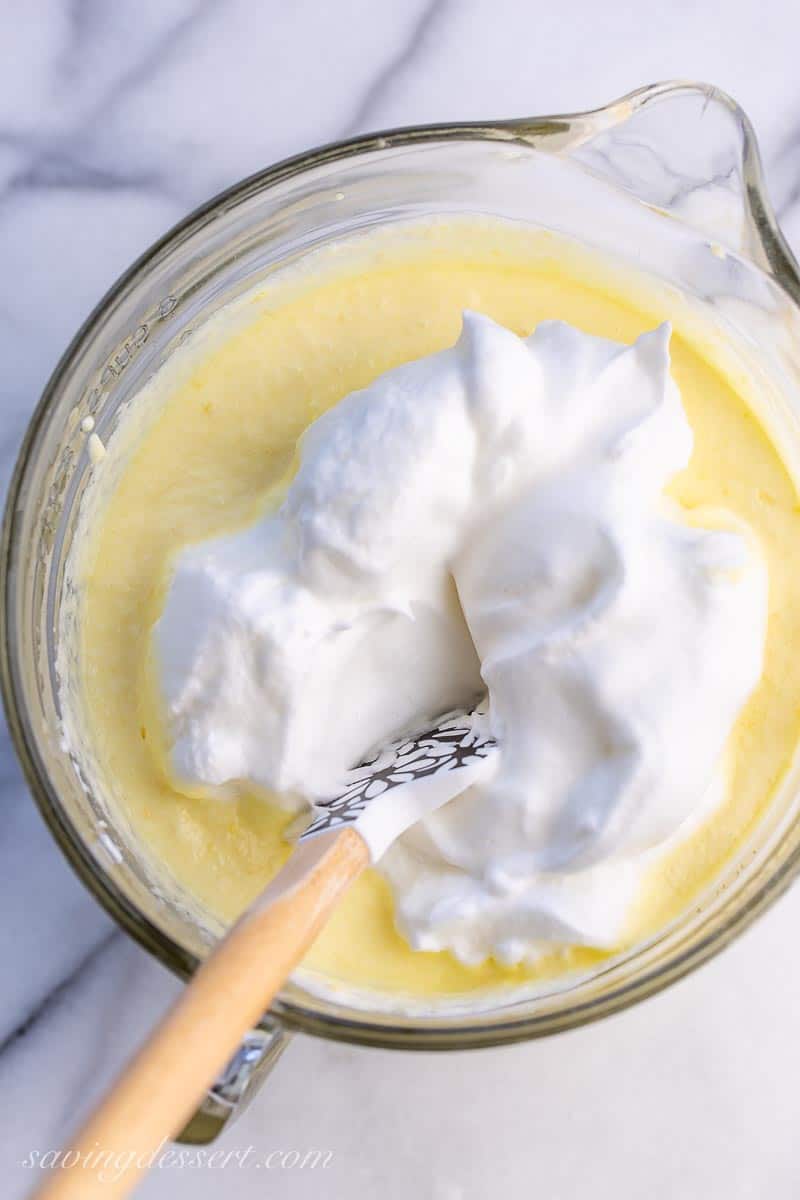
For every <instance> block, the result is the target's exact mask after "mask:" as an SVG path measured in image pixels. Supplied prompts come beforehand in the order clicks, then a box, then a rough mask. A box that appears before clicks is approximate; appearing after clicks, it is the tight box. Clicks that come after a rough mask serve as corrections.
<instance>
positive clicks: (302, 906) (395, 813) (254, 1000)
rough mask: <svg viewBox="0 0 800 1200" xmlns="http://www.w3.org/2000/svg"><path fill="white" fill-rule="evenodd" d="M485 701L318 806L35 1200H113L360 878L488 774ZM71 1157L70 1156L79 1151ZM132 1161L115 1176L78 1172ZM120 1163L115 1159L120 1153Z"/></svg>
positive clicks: (190, 1108) (359, 772)
mask: <svg viewBox="0 0 800 1200" xmlns="http://www.w3.org/2000/svg"><path fill="white" fill-rule="evenodd" d="M495 753H496V743H495V741H494V739H493V738H492V737H491V735H490V733H489V726H488V720H487V717H486V713H485V707H484V706H483V705H481V706H479V707H478V708H475V709H472V710H471V711H469V712H463V711H462V712H458V713H452V712H451V713H448V714H447V715H446V716H444V717H440V718H439V720H438V721H436V722H435V724H433V725H432V726H431V727H429V728H427V729H425V730H423V731H420V732H415V733H413V734H407V735H405V736H403V737H402V738H399V739H397V740H396V741H394V742H393V743H392V744H391V745H389V746H387V747H386V748H385V749H383V750H381V751H380V752H379V753H377V754H376V755H374V756H373V757H372V758H370V759H369V760H368V761H366V762H364V763H362V764H361V765H360V766H359V767H357V768H355V769H354V770H352V771H351V772H349V774H348V775H347V777H346V778H345V780H344V781H343V785H342V787H341V788H340V789H339V791H338V792H337V794H336V795H335V796H334V797H332V798H331V799H330V800H328V801H325V802H322V803H318V804H317V805H316V806H315V813H314V816H313V819H312V821H311V824H310V825H309V826H308V827H307V828H306V829H305V831H304V832H303V833H302V834H301V836H300V838H299V839H298V843H297V847H296V849H295V850H294V852H293V854H292V855H291V856H290V858H289V859H288V860H287V862H286V864H285V866H284V867H283V868H282V869H281V870H280V871H279V872H278V874H277V875H276V876H275V878H274V879H273V880H272V881H271V882H270V883H269V884H268V885H267V887H266V888H265V889H264V891H263V892H262V893H261V895H260V896H259V897H258V899H257V900H256V901H255V902H254V903H253V904H252V905H251V906H250V908H248V909H247V911H246V912H245V913H244V915H243V916H241V917H240V918H239V920H238V921H237V922H236V924H235V925H233V926H232V928H231V929H230V931H229V932H228V933H227V935H226V936H225V937H224V938H223V939H222V940H221V941H220V942H219V943H218V944H217V946H216V947H215V949H214V950H213V951H212V953H211V954H210V955H209V957H208V958H207V959H205V961H204V962H203V963H202V964H201V966H200V967H199V968H198V970H197V971H196V972H195V974H194V976H193V977H192V979H191V981H190V982H189V984H188V985H187V987H186V988H185V990H184V991H183V992H182V993H181V995H180V997H179V999H178V1000H177V1002H176V1003H175V1004H174V1006H173V1007H172V1009H171V1010H170V1011H169V1012H168V1013H167V1015H166V1016H165V1017H164V1019H163V1020H162V1021H161V1023H160V1024H159V1025H158V1026H157V1027H156V1029H155V1030H154V1032H153V1033H152V1034H151V1035H150V1037H149V1038H148V1040H147V1041H146V1042H145V1044H144V1045H143V1046H142V1047H141V1049H140V1050H139V1051H138V1053H137V1054H136V1055H135V1056H134V1058H133V1059H132V1060H131V1061H130V1062H129V1063H128V1065H127V1067H126V1068H125V1069H124V1071H123V1072H122V1074H121V1075H120V1077H119V1078H118V1079H117V1081H116V1082H115V1083H114V1084H113V1085H112V1087H111V1089H110V1090H109V1092H108V1093H107V1094H106V1096H105V1097H104V1098H103V1099H102V1100H101V1101H100V1104H99V1105H98V1107H97V1108H96V1109H95V1111H94V1113H93V1114H92V1116H90V1117H89V1119H88V1121H87V1122H86V1124H85V1125H84V1126H83V1128H82V1129H81V1130H80V1131H79V1133H78V1134H77V1137H76V1138H75V1139H74V1140H73V1141H72V1142H71V1144H70V1147H69V1149H70V1151H72V1152H73V1153H72V1154H70V1156H69V1159H68V1161H70V1162H72V1161H73V1160H75V1165H74V1166H70V1167H66V1166H65V1167H61V1168H58V1169H54V1170H53V1171H51V1172H50V1174H49V1176H48V1178H47V1181H46V1182H45V1183H44V1184H43V1186H42V1187H40V1188H39V1189H38V1190H37V1191H36V1192H35V1193H34V1195H35V1197H38V1198H39V1200H92V1197H100V1196H102V1197H103V1200H116V1198H118V1197H120V1196H125V1195H127V1194H128V1193H129V1192H130V1190H131V1189H132V1188H133V1186H134V1185H135V1183H136V1180H137V1178H138V1177H139V1176H140V1174H141V1173H142V1172H143V1171H144V1170H145V1169H146V1166H147V1161H148V1159H149V1158H150V1157H151V1156H152V1153H153V1151H155V1150H157V1149H158V1147H159V1146H160V1145H161V1144H162V1143H163V1142H164V1141H165V1140H166V1139H167V1138H170V1137H172V1136H174V1135H175V1134H176V1133H177V1132H178V1131H179V1130H181V1129H182V1128H183V1126H184V1125H185V1123H186V1121H187V1120H188V1119H189V1117H190V1116H191V1115H192V1113H193V1112H194V1110H195V1109H196V1107H197V1105H198V1103H199V1102H200V1100H201V1099H202V1097H203V1096H204V1094H205V1092H206V1090H207V1089H208V1087H209V1086H210V1085H211V1084H212V1083H213V1081H214V1079H215V1078H216V1076H217V1074H218V1073H219V1071H220V1069H221V1068H222V1067H223V1066H224V1065H225V1063H226V1062H227V1061H228V1060H229V1058H230V1057H231V1056H232V1054H233V1053H234V1051H235V1050H236V1048H237V1046H238V1044H239V1042H240V1040H241V1038H242V1037H243V1035H244V1034H245V1033H247V1031H248V1030H249V1029H252V1028H253V1027H254V1026H255V1025H257V1023H258V1021H259V1020H260V1018H261V1017H262V1016H263V1014H264V1012H265V1011H266V1010H267V1008H268V1007H269V1005H270V1003H271V1002H272V1000H273V999H274V998H275V996H276V995H277V993H278V992H279V991H280V988H281V986H282V984H283V983H284V982H285V981H286V979H287V977H288V976H289V974H290V973H291V971H292V970H293V968H294V967H296V966H297V964H298V963H299V962H300V960H301V959H302V957H303V955H304V954H305V952H306V951H307V950H308V948H309V947H310V946H311V943H312V942H313V941H314V939H315V937H316V936H317V934H318V933H319V931H320V930H321V929H322V926H323V925H324V924H325V922H326V920H327V919H328V917H329V916H330V914H331V913H332V911H333V909H334V908H335V906H336V904H337V903H338V901H339V899H340V898H341V896H342V895H343V894H344V892H345V891H346V890H347V888H348V887H349V886H350V885H351V884H352V883H353V881H354V880H355V879H356V877H357V876H358V875H359V873H360V872H361V871H362V870H363V869H364V867H366V866H367V865H368V864H370V863H372V862H376V861H377V860H378V859H379V858H380V857H381V855H382V854H383V853H384V851H385V850H387V849H388V847H389V846H390V845H391V843H392V842H393V841H394V840H395V838H397V837H399V836H400V834H401V833H403V831H404V830H406V829H408V828H409V827H410V826H411V825H413V824H414V822H415V821H418V820H419V819H420V818H421V817H423V816H424V815H425V814H427V813H431V812H433V811H434V810H435V809H437V808H439V807H441V805H443V804H445V803H446V802H447V801H448V800H451V799H452V798H453V797H454V796H457V795H458V794H459V793H460V792H463V791H464V789H465V788H467V787H469V786H470V785H471V784H473V783H476V782H478V781H479V780H480V779H481V778H483V777H484V776H485V775H486V774H488V772H489V771H490V770H491V768H492V766H493V759H494V755H495ZM75 1152H77V1153H75ZM100 1152H103V1153H105V1152H108V1153H113V1154H114V1155H115V1161H117V1162H120V1163H122V1162H124V1161H127V1160H130V1163H129V1166H128V1167H127V1169H124V1170H122V1171H121V1173H120V1174H119V1175H118V1176H117V1177H116V1178H115V1179H114V1180H113V1182H112V1181H111V1180H110V1179H109V1178H108V1176H107V1173H106V1177H105V1178H104V1179H103V1180H100V1179H99V1178H98V1174H97V1169H95V1170H92V1169H91V1168H90V1167H87V1166H86V1165H84V1164H85V1163H86V1162H87V1160H88V1161H91V1159H92V1156H93V1155H94V1156H95V1160H96V1158H97V1155H98V1154H99V1153H100ZM116 1156H119V1157H118V1158H116Z"/></svg>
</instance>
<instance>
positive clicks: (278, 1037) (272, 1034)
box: [175, 1016, 292, 1146]
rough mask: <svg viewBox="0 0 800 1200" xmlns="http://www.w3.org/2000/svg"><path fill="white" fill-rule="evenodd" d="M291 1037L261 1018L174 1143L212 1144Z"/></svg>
mask: <svg viewBox="0 0 800 1200" xmlns="http://www.w3.org/2000/svg"><path fill="white" fill-rule="evenodd" d="M291 1036H292V1035H291V1034H290V1033H289V1031H288V1030H287V1029H286V1028H285V1027H284V1026H283V1025H282V1024H281V1023H280V1021H278V1020H276V1019H275V1018H274V1017H272V1016H266V1017H264V1019H263V1021H261V1023H260V1024H259V1026H258V1028H257V1029H253V1030H252V1031H251V1032H250V1033H248V1034H247V1036H246V1037H245V1038H243V1039H242V1043H241V1045H240V1046H239V1049H238V1050H237V1051H236V1053H235V1054H234V1055H233V1057H232V1058H231V1060H230V1062H229V1063H228V1065H227V1066H226V1067H225V1069H224V1070H223V1071H222V1072H221V1073H220V1075H219V1077H218V1079H217V1081H216V1083H215V1084H214V1085H213V1087H211V1088H209V1090H208V1092H207V1094H206V1098H205V1100H204V1101H203V1103H202V1104H201V1105H200V1107H199V1108H198V1109H197V1111H196V1112H195V1114H194V1116H193V1117H191V1119H190V1120H189V1121H188V1122H187V1123H186V1125H185V1126H184V1127H183V1129H182V1130H181V1132H180V1133H179V1134H178V1136H177V1137H176V1139H175V1140H176V1141H177V1142H182V1143H184V1144H185V1145H191V1146H205V1145H207V1144H208V1143H209V1142H213V1141H214V1140H215V1139H216V1138H217V1137H218V1136H219V1135H220V1134H221V1133H222V1131H223V1129H225V1128H226V1126H227V1125H229V1124H230V1123H231V1122H232V1121H235V1120H236V1118H237V1117H239V1116H241V1114H242V1113H243V1112H244V1110H245V1109H246V1108H247V1106H248V1105H249V1103H250V1101H251V1100H252V1099H253V1097H254V1096H255V1094H256V1092H257V1091H258V1090H259V1088H260V1087H261V1085H262V1084H263V1082H264V1080H265V1079H266V1078H267V1076H268V1075H269V1073H270V1071H271V1070H272V1068H273V1067H274V1066H275V1063H276V1062H277V1061H278V1059H279V1058H280V1056H281V1055H282V1054H283V1052H284V1050H285V1049H286V1047H287V1045H288V1044H289V1041H290V1040H291Z"/></svg>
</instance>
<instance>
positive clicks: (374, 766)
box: [299, 701, 497, 862]
mask: <svg viewBox="0 0 800 1200" xmlns="http://www.w3.org/2000/svg"><path fill="white" fill-rule="evenodd" d="M496 748H497V743H496V741H495V739H494V738H493V737H492V735H491V732H490V730H489V721H488V717H487V704H486V702H485V701H484V702H482V703H481V704H479V705H477V706H476V707H475V708H472V709H470V710H469V711H467V712H465V711H463V710H460V711H457V712H449V713H445V715H444V716H442V717H439V718H438V720H437V721H436V722H435V723H433V724H431V725H430V726H428V727H426V728H425V729H422V730H417V731H415V732H413V733H405V734H403V735H401V736H400V737H397V738H395V740H394V741H392V742H390V743H389V744H388V745H387V746H384V747H383V748H382V749H380V750H379V751H377V753H375V754H373V755H371V756H370V757H369V758H367V759H366V760H365V761H364V762H363V763H361V764H360V765H359V766H358V767H355V768H354V769H353V770H352V771H349V772H348V774H347V776H346V778H345V779H344V780H342V787H341V789H340V790H339V791H338V792H337V794H336V795H334V796H333V797H331V799H330V800H325V801H318V802H317V804H316V805H315V806H314V807H315V816H314V819H313V820H312V822H311V824H310V825H309V826H308V828H307V829H305V830H304V832H303V833H302V834H301V835H300V839H299V840H300V841H301V842H302V841H307V840H308V839H309V838H313V837H317V836H318V835H319V834H321V833H325V832H327V831H329V830H334V829H337V828H339V827H342V826H345V825H352V827H353V828H354V829H355V830H356V832H357V833H359V834H360V836H361V837H362V838H363V839H364V841H365V842H366V843H367V846H368V847H369V851H370V857H371V859H372V861H373V862H376V861H377V860H378V859H379V858H380V857H381V855H382V854H383V853H384V851H385V850H387V849H388V848H389V846H390V845H391V843H392V842H393V841H394V840H395V838H398V837H399V836H400V834H401V833H403V832H404V831H405V830H406V829H408V828H409V827H410V826H411V825H413V824H414V823H415V822H416V821H419V820H420V819H421V818H422V817H424V816H425V815H426V814H428V813H431V812H433V811H434V810H435V809H437V808H439V807H440V806H441V805H442V804H446V803H447V801H448V800H452V799H453V797H454V796H457V795H459V793H461V792H463V791H464V790H465V789H466V788H468V787H470V786H471V785H472V784H473V783H477V782H478V781H479V780H480V779H482V778H484V777H485V776H486V775H487V773H488V772H489V771H490V770H491V768H492V766H493V765H494V757H495V751H496Z"/></svg>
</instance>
